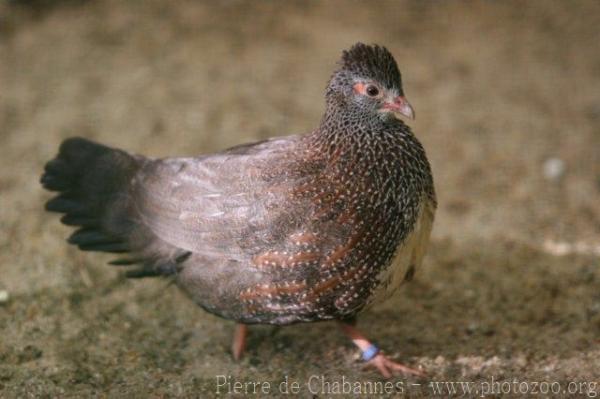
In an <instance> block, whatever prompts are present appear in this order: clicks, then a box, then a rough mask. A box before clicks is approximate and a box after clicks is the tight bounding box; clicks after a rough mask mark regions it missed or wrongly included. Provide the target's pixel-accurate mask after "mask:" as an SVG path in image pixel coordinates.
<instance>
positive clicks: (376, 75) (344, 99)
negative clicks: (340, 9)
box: [326, 43, 415, 119]
mask: <svg viewBox="0 0 600 399" xmlns="http://www.w3.org/2000/svg"><path fill="white" fill-rule="evenodd" d="M339 64H340V68H339V69H338V70H337V71H335V72H334V74H333V76H332V77H331V80H330V81H329V84H328V86H327V94H326V98H327V103H328V105H329V106H333V107H342V108H346V109H348V110H360V111H363V112H367V113H373V115H377V116H379V117H381V118H383V119H387V118H390V117H394V116H396V115H397V114H400V115H404V116H405V117H407V118H410V119H414V117H415V113H414V111H413V108H412V106H411V105H410V104H409V102H408V100H407V99H406V98H405V97H404V91H403V90H402V79H401V77H400V71H399V70H398V65H397V64H396V61H395V60H394V57H392V54H391V53H390V52H389V51H388V50H387V49H386V48H385V47H382V46H377V45H372V46H369V45H366V44H363V43H356V44H355V45H354V46H352V47H351V48H350V49H349V50H345V51H344V52H343V53H342V58H341V60H340V62H339Z"/></svg>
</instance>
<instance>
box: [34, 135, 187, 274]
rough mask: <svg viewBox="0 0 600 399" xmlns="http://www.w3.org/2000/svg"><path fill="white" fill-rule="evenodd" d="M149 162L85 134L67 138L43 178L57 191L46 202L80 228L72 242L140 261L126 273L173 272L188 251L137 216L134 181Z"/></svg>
mask: <svg viewBox="0 0 600 399" xmlns="http://www.w3.org/2000/svg"><path fill="white" fill-rule="evenodd" d="M147 162H150V161H148V160H147V159H146V158H143V157H140V156H134V155H131V154H128V153H126V152H124V151H121V150H117V149H113V148H110V147H106V146H104V145H101V144H97V143H94V142H92V141H89V140H86V139H83V138H71V139H67V140H65V141H64V142H63V143H62V144H61V146H60V149H59V152H58V155H57V156H56V158H55V159H53V160H51V161H49V162H48V163H47V164H46V166H45V168H44V173H43V175H42V177H41V183H42V185H43V187H44V188H46V189H47V190H50V191H55V192H57V193H58V195H57V196H56V197H54V198H52V199H50V200H49V201H48V202H47V203H46V209H47V210H48V211H50V212H58V213H63V214H64V215H63V216H62V218H61V222H62V223H64V224H66V225H68V226H75V227H79V229H78V230H76V231H75V232H74V233H73V234H72V235H71V236H70V237H69V238H68V240H67V241H68V242H69V243H71V244H73V245H77V247H79V249H81V250H83V251H99V252H110V253H119V254H121V253H128V255H126V257H124V258H120V259H116V260H115V261H112V262H110V263H111V264H113V265H117V266H130V265H134V264H140V266H139V268H138V269H134V270H130V271H128V272H127V273H126V275H127V276H128V277H136V278H137V277H147V276H160V275H165V274H172V273H175V272H176V270H178V267H179V264H180V263H181V262H183V261H184V260H185V259H187V257H188V256H189V255H190V254H189V253H187V252H185V251H182V250H179V249H177V248H174V247H172V246H169V245H167V244H166V243H162V242H160V241H159V240H158V239H157V238H156V237H155V236H154V234H153V233H152V232H151V231H149V230H148V229H147V228H146V227H144V226H143V225H141V224H139V222H138V221H137V220H136V218H135V211H134V207H133V200H132V199H131V193H130V192H129V191H130V190H131V182H132V180H133V179H134V177H135V176H136V174H137V173H138V172H139V170H140V169H141V168H142V167H144V165H145V164H146V163H147Z"/></svg>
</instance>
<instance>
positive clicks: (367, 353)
mask: <svg viewBox="0 0 600 399" xmlns="http://www.w3.org/2000/svg"><path fill="white" fill-rule="evenodd" d="M378 353H379V348H378V347H376V346H375V345H373V344H371V345H370V346H369V347H368V348H367V349H365V350H364V351H363V353H362V358H363V360H364V361H365V362H368V361H370V360H372V359H373V358H374V357H375V356H377V354H378Z"/></svg>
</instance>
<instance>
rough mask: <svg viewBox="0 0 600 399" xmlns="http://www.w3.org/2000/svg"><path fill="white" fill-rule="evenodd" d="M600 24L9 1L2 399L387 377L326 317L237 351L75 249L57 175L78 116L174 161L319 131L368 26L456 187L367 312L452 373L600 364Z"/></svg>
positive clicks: (498, 9)
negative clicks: (234, 354)
mask: <svg viewBox="0 0 600 399" xmlns="http://www.w3.org/2000/svg"><path fill="white" fill-rule="evenodd" d="M599 40H600V3H599V2H596V1H571V2H562V1H528V2H518V1H514V2H513V1H503V2H491V1H467V2H463V1H454V2H439V1H376V2H367V1H327V2H316V1H308V2H300V1H286V2H275V1H264V2H262V1H255V2H250V1H233V0H230V1H223V2H216V1H215V2H212V1H204V2H195V1H178V2H167V1H156V0H149V1H141V0H138V1H136V0H134V1H125V2H124V1H116V0H115V1H111V0H97V1H92V0H89V1H83V0H71V1H50V0H45V1H44V0H37V1H33V0H29V1H16V0H14V1H6V0H4V1H1V0H0V144H1V145H0V396H2V397H21V396H25V395H34V396H36V395H40V394H48V395H50V396H64V395H66V396H78V395H82V396H84V395H90V394H99V393H104V394H108V395H110V396H119V395H123V396H130V395H133V396H136V395H137V396H146V395H148V394H154V395H157V396H161V395H162V396H202V397H206V396H211V395H212V394H214V393H215V376H216V375H219V374H226V375H232V376H234V377H235V378H238V379H240V380H252V381H254V380H261V381H264V380H267V381H273V382H278V381H280V380H281V379H282V378H283V377H284V376H285V375H286V374H287V375H289V376H290V378H294V379H297V380H299V381H301V382H302V381H306V380H307V378H308V377H309V376H310V375H314V374H316V375H321V374H324V375H326V376H328V378H330V379H331V380H335V379H337V378H341V376H342V375H344V376H346V378H350V379H353V380H359V381H365V380H367V381H368V380H377V379H378V378H379V377H378V376H377V375H376V374H375V373H373V372H370V371H361V370H360V364H359V362H358V360H357V359H358V355H357V353H356V351H355V350H354V348H353V347H352V346H351V344H350V343H349V342H347V341H346V340H345V339H344V338H343V337H342V336H341V334H338V332H337V331H334V329H333V328H332V327H333V326H332V325H331V324H327V323H323V324H316V325H298V326H292V327H288V328H283V329H278V328H272V327H255V328H253V329H252V333H251V334H252V335H251V338H250V341H249V352H248V355H247V356H246V357H245V358H244V360H242V362H240V363H234V362H233V361H232V360H231V358H230V355H229V352H228V350H229V342H230V337H231V333H232V326H233V325H232V323H231V322H227V321H223V320H220V319H217V318H215V317H213V316H210V315H207V314H206V313H204V312H203V311H201V310H200V309H199V308H197V307H196V306H195V305H193V304H192V303H191V302H190V301H188V300H187V298H185V297H184V296H183V295H182V294H181V293H179V292H178V291H177V290H176V289H175V288H174V287H170V286H169V283H168V282H167V281H164V280H152V281H151V280H144V281H128V280H126V279H124V278H123V277H122V276H121V275H120V274H119V270H115V269H111V268H109V267H107V266H105V265H104V263H105V261H106V259H107V258H105V257H103V256H99V255H89V254H82V253H80V252H77V251H75V250H74V249H73V248H70V247H68V246H67V245H66V243H65V242H64V238H65V237H66V236H67V235H68V234H69V230H68V229H67V228H65V227H64V226H61V225H60V224H59V222H58V220H57V219H58V218H57V217H56V216H55V215H49V214H46V213H44V212H43V203H44V201H45V200H46V199H48V198H49V195H48V193H45V192H43V191H42V189H41V187H40V185H39V183H38V181H39V176H40V174H41V171H42V169H43V165H44V163H45V161H47V160H48V159H50V158H51V157H53V156H54V155H55V153H56V151H57V147H58V145H59V144H60V142H61V140H63V139H64V138H66V137H69V136H73V135H78V136H84V137H87V138H90V139H94V140H98V141H101V142H103V143H106V144H109V145H111V146H117V147H121V148H124V149H126V150H128V151H132V152H139V153H143V154H147V155H151V156H155V157H161V156H172V155H197V154H201V153H209V152H214V151H218V150H221V149H224V148H226V147H229V146H232V145H236V144H240V143H243V142H248V141H254V140H259V139H263V138H267V137H272V136H281V135H288V134H298V133H305V132H309V131H310V130H311V129H313V128H314V127H316V125H317V124H318V122H319V120H320V116H321V114H322V112H323V109H324V101H323V93H324V88H325V85H326V83H327V80H328V78H329V76H330V74H331V72H332V71H333V69H334V68H335V63H336V61H337V60H338V58H339V56H340V53H341V51H342V50H343V49H345V48H348V47H349V46H351V45H352V44H353V43H355V42H357V41H362V42H366V43H378V44H382V45H385V46H386V47H387V48H388V49H389V50H390V51H391V52H392V53H393V54H394V55H395V57H396V60H397V61H398V64H399V66H400V69H401V71H402V74H403V82H404V89H405V92H406V95H407V97H408V98H409V100H410V101H411V103H412V104H413V106H414V107H415V110H416V115H417V119H416V120H415V121H411V122H410V123H409V124H410V125H411V127H412V128H413V130H414V131H415V133H416V135H417V137H418V138H419V139H420V140H421V141H422V142H423V144H424V146H425V148H426V150H427V153H428V155H429V158H430V161H431V163H432V167H433V171H434V177H435V181H436V187H437V191H438V196H439V209H438V213H437V219H436V223H435V227H434V233H433V240H432V246H431V251H430V254H429V256H428V257H427V259H426V261H425V264H424V266H423V267H422V269H421V270H419V271H418V272H417V275H416V278H415V281H414V282H413V283H411V284H410V285H408V286H406V288H405V289H404V290H402V292H399V293H398V294H397V295H396V296H395V297H394V298H393V300H391V301H390V302H388V303H386V304H383V305H381V306H379V307H377V308H375V309H373V310H372V311H371V312H369V313H367V314H365V315H364V316H363V317H362V319H361V320H362V322H361V323H359V325H361V324H362V327H363V328H364V330H365V332H367V334H369V335H370V336H371V337H372V338H373V339H374V340H375V341H376V342H378V343H379V345H380V346H381V347H382V348H384V349H385V350H386V351H387V352H388V353H389V354H391V355H395V356H397V358H398V359H400V360H402V361H404V362H406V363H408V364H412V365H417V364H421V365H423V366H424V367H425V368H426V370H427V371H428V373H429V375H430V378H433V379H437V380H450V381H452V380H456V379H460V380H472V381H483V380H486V379H489V378H490V377H491V376H495V379H496V380H499V379H503V378H509V377H510V378H512V377H515V378H518V379H520V380H521V381H528V380H529V381H532V380H538V381H539V380H540V379H543V380H549V381H555V380H556V381H561V382H562V381H584V382H585V381H592V380H594V379H595V380H596V381H598V376H600V348H599V346H600V265H599V264H600V52H598V43H599ZM398 378H401V377H398ZM599 390H600V388H599ZM411 394H412V395H414V397H419V396H424V397H426V396H427V392H426V391H422V392H421V391H414V392H411Z"/></svg>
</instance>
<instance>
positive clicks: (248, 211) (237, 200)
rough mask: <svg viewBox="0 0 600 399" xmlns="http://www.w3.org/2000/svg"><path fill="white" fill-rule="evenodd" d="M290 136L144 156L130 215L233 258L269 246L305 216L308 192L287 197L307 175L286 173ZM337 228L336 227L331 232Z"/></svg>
mask: <svg viewBox="0 0 600 399" xmlns="http://www.w3.org/2000/svg"><path fill="white" fill-rule="evenodd" d="M296 140H297V139H296V138H293V137H292V138H285V139H277V140H268V141H264V142H260V143H256V144H254V145H244V146H239V147H234V148H232V149H230V150H227V151H225V152H223V153H220V154H216V155H211V156H206V157H199V158H174V159H163V160H156V161H152V162H149V163H147V164H146V165H145V166H144V167H143V168H142V170H140V172H139V173H138V174H137V176H136V177H135V179H134V181H133V184H132V190H131V195H132V197H133V198H132V199H133V201H132V202H133V203H134V204H135V205H134V207H135V213H136V217H137V218H138V222H139V223H141V224H143V225H144V226H145V227H147V228H148V229H150V230H151V231H152V233H153V234H154V235H155V236H157V237H158V238H160V239H161V240H163V241H165V242H166V243H169V244H171V245H173V246H175V247H177V248H180V249H183V250H186V251H190V252H192V253H199V254H202V255H206V256H209V257H214V256H217V257H220V256H225V257H229V258H232V259H240V260H241V258H243V257H246V256H248V254H252V253H256V252H257V251H259V250H260V249H263V250H264V248H272V247H274V246H277V243H278V242H280V241H281V240H283V239H285V238H286V237H284V236H286V235H290V234H292V233H293V232H294V231H296V230H297V231H301V230H302V228H303V225H304V224H305V223H308V222H307V221H306V220H303V218H302V215H304V216H307V215H308V214H310V213H312V212H313V211H312V208H313V207H314V206H313V204H312V203H311V202H310V200H309V199H306V200H302V199H301V198H300V199H298V198H295V199H294V198H290V195H292V194H291V193H292V192H293V191H294V189H295V187H302V185H303V184H305V182H306V181H308V180H311V179H312V176H311V173H310V168H306V167H304V168H303V169H304V171H305V172H306V171H307V169H308V173H299V174H297V175H295V176H294V175H293V173H290V171H289V169H290V168H291V166H290V163H291V161H290V156H291V155H292V154H293V152H292V151H291V149H290V148H291V147H292V146H294V143H295V141H296ZM338 234H339V233H338Z"/></svg>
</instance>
